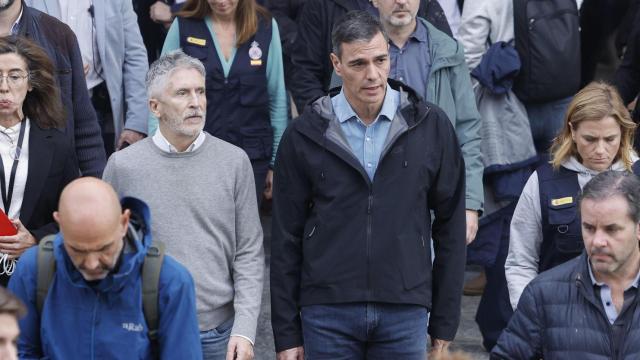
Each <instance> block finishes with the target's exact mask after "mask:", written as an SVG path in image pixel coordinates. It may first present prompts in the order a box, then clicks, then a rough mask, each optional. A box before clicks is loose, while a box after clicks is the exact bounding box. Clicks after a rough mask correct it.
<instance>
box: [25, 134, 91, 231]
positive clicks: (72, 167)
mask: <svg viewBox="0 0 640 360" xmlns="http://www.w3.org/2000/svg"><path fill="white" fill-rule="evenodd" d="M67 149H68V151H67V154H66V155H65V156H62V157H60V158H61V159H64V161H65V165H64V170H63V172H62V179H61V180H60V182H59V186H58V188H57V189H55V190H54V191H56V194H57V196H58V199H59V198H60V194H62V190H64V188H65V186H67V184H69V183H70V182H72V181H73V180H75V179H76V178H78V176H79V175H80V173H79V172H78V162H77V160H76V154H75V153H74V152H73V149H72V148H71V146H70V145H69V146H67ZM56 205H57V201H56ZM29 231H30V232H31V234H32V235H33V236H34V237H35V238H36V239H37V240H38V242H40V240H42V238H43V237H45V236H47V235H49V234H55V233H57V232H58V231H59V227H58V224H57V223H56V222H55V221H51V222H50V223H48V224H46V225H44V226H41V227H39V228H37V229H29Z"/></svg>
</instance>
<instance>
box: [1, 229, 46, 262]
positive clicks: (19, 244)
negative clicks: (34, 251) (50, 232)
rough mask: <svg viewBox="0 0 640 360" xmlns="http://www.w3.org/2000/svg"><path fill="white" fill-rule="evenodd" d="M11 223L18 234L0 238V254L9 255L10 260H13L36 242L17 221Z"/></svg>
mask: <svg viewBox="0 0 640 360" xmlns="http://www.w3.org/2000/svg"><path fill="white" fill-rule="evenodd" d="M11 222H12V223H13V226H15V227H16V229H17V230H18V233H17V234H15V235H11V236H0V252H2V253H4V254H7V255H9V258H10V259H15V258H18V257H20V255H22V253H23V252H25V251H26V250H27V249H28V248H30V247H32V246H34V245H36V244H37V243H38V242H37V241H36V238H34V237H33V235H31V233H30V232H29V230H27V228H25V227H24V225H22V222H20V220H19V219H15V220H13V219H12V220H11Z"/></svg>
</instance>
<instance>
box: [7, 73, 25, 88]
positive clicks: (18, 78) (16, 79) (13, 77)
mask: <svg viewBox="0 0 640 360" xmlns="http://www.w3.org/2000/svg"><path fill="white" fill-rule="evenodd" d="M28 77H29V73H27V74H24V73H22V72H20V73H9V74H7V75H0V84H2V80H4V79H7V85H8V86H12V87H13V86H20V85H22V84H24V81H25V79H27V78H28Z"/></svg>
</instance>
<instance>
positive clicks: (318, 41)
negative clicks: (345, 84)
mask: <svg viewBox="0 0 640 360" xmlns="http://www.w3.org/2000/svg"><path fill="white" fill-rule="evenodd" d="M324 3H329V2H328V1H326V0H307V2H306V3H305V5H304V7H303V8H302V13H301V14H300V17H299V19H298V37H297V38H296V41H295V43H294V46H293V48H294V51H293V53H292V54H291V56H292V61H293V68H292V73H293V75H292V76H291V79H292V81H291V92H292V93H293V100H294V101H295V104H296V107H297V109H298V113H300V114H301V113H302V110H303V109H304V106H305V105H306V104H307V103H309V102H310V101H311V100H313V99H315V98H318V97H320V96H322V95H325V93H326V92H327V90H328V89H325V82H328V81H327V79H329V77H330V76H331V71H332V67H331V63H330V61H329V54H330V53H331V49H327V48H326V44H328V43H330V41H329V39H328V37H330V36H331V29H330V28H329V24H330V23H333V22H334V20H335V21H337V20H338V19H331V18H330V16H331V15H330V14H327V6H329V5H327V4H324Z"/></svg>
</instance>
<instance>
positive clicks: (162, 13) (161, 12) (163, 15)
mask: <svg viewBox="0 0 640 360" xmlns="http://www.w3.org/2000/svg"><path fill="white" fill-rule="evenodd" d="M149 16H150V17H151V20H153V21H155V22H157V23H165V24H166V23H170V22H172V21H173V14H172V13H171V7H170V6H169V5H167V4H165V3H163V2H162V1H156V2H155V3H154V4H153V5H151V7H150V8H149Z"/></svg>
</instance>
